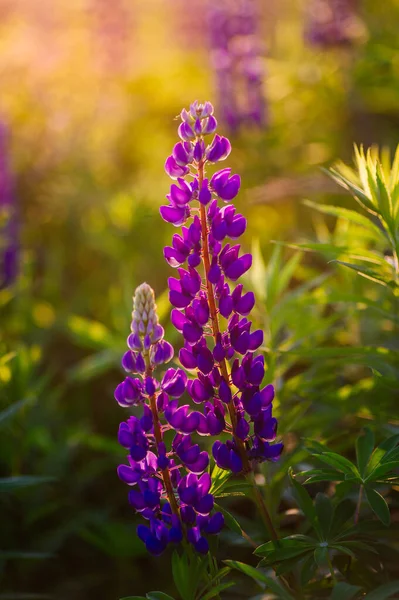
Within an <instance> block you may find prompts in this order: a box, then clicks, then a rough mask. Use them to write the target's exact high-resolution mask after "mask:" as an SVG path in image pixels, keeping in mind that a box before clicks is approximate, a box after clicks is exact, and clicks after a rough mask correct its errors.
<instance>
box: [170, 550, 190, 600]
mask: <svg viewBox="0 0 399 600" xmlns="http://www.w3.org/2000/svg"><path fill="white" fill-rule="evenodd" d="M172 573H173V581H174V582H175V585H176V587H177V590H178V592H179V594H180V596H181V597H182V598H192V597H193V593H192V590H190V587H191V586H190V582H189V580H188V579H189V564H188V558H187V556H186V554H182V555H181V556H179V554H178V552H177V550H175V551H174V552H173V554H172Z"/></svg>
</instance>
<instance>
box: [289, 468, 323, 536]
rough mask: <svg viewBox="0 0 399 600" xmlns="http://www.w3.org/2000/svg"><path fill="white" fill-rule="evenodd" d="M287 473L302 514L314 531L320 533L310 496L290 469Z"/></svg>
mask: <svg viewBox="0 0 399 600" xmlns="http://www.w3.org/2000/svg"><path fill="white" fill-rule="evenodd" d="M289 475H290V477H291V482H292V485H293V486H294V490H295V496H296V499H297V501H298V506H299V508H300V509H301V510H302V512H303V514H304V515H305V516H306V517H307V518H308V519H309V521H310V522H311V524H312V525H313V527H314V529H315V531H317V533H318V535H321V529H320V525H319V522H318V519H317V516H316V511H315V508H314V506H313V502H312V499H311V497H310V496H309V494H308V492H307V491H306V490H305V488H304V487H303V486H302V485H301V484H300V483H299V482H298V481H296V479H295V477H294V475H293V473H292V470H291V469H290V471H289Z"/></svg>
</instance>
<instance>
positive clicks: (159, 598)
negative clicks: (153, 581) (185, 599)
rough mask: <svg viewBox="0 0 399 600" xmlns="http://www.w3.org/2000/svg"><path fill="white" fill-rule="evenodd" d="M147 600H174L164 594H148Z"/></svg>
mask: <svg viewBox="0 0 399 600" xmlns="http://www.w3.org/2000/svg"><path fill="white" fill-rule="evenodd" d="M146 597H147V600H175V599H174V598H172V596H169V594H165V593H164V592H148V594H147V596H146Z"/></svg>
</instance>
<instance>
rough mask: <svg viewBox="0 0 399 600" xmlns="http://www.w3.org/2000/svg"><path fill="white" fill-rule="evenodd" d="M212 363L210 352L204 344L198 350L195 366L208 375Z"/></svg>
mask: <svg viewBox="0 0 399 600" xmlns="http://www.w3.org/2000/svg"><path fill="white" fill-rule="evenodd" d="M213 365H214V360H213V355H212V352H211V351H210V350H209V348H207V347H206V346H205V347H203V348H200V349H199V350H198V356H197V366H198V368H199V370H200V371H201V373H203V374H204V375H208V374H209V373H210V372H211V371H212V369H213Z"/></svg>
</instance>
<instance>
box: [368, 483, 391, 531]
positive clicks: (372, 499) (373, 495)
mask: <svg viewBox="0 0 399 600" xmlns="http://www.w3.org/2000/svg"><path fill="white" fill-rule="evenodd" d="M365 492H366V498H367V502H368V503H369V505H370V507H371V509H372V511H373V512H374V514H375V515H376V516H377V517H378V518H379V520H380V521H381V523H383V524H384V525H386V526H387V527H388V525H389V524H390V522H391V515H390V513H389V508H388V504H387V503H386V500H385V498H383V497H382V496H381V494H380V493H379V492H377V491H376V490H373V489H372V488H366V489H365Z"/></svg>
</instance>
